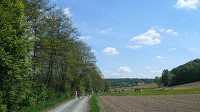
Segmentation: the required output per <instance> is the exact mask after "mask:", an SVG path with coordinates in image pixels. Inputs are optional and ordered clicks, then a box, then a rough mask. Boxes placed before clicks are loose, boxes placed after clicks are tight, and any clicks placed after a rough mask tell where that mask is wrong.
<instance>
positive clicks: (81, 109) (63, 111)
mask: <svg viewBox="0 0 200 112" xmlns="http://www.w3.org/2000/svg"><path fill="white" fill-rule="evenodd" d="M88 102H89V98H88V97H83V98H80V99H79V98H75V99H72V100H70V101H67V102H65V103H63V104H61V105H59V106H58V107H56V108H54V109H51V110H49V111H47V112H88Z"/></svg>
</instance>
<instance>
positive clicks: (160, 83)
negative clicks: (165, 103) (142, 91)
mask: <svg viewBox="0 0 200 112" xmlns="http://www.w3.org/2000/svg"><path fill="white" fill-rule="evenodd" d="M154 81H155V83H156V84H157V85H158V86H159V87H161V86H162V78H161V77H158V76H156V77H155V79H154Z"/></svg>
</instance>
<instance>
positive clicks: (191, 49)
mask: <svg viewBox="0 0 200 112" xmlns="http://www.w3.org/2000/svg"><path fill="white" fill-rule="evenodd" d="M189 50H190V51H198V50H199V49H197V48H189Z"/></svg>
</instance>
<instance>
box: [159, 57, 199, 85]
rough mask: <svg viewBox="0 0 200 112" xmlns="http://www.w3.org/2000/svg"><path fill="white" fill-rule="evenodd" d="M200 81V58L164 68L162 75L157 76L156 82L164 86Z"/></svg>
mask: <svg viewBox="0 0 200 112" xmlns="http://www.w3.org/2000/svg"><path fill="white" fill-rule="evenodd" d="M197 81H200V59H195V60H192V61H189V62H187V63H185V64H183V65H180V66H178V67H175V68H173V69H172V70H171V71H169V70H168V69H165V70H163V72H162V76H161V77H155V82H156V83H157V84H158V85H160V86H161V85H163V86H175V85H181V84H186V83H191V82H197Z"/></svg>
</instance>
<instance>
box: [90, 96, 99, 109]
mask: <svg viewBox="0 0 200 112" xmlns="http://www.w3.org/2000/svg"><path fill="white" fill-rule="evenodd" d="M90 112H100V107H99V105H98V100H97V96H96V95H95V96H94V95H93V96H92V97H91V98H90Z"/></svg>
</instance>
